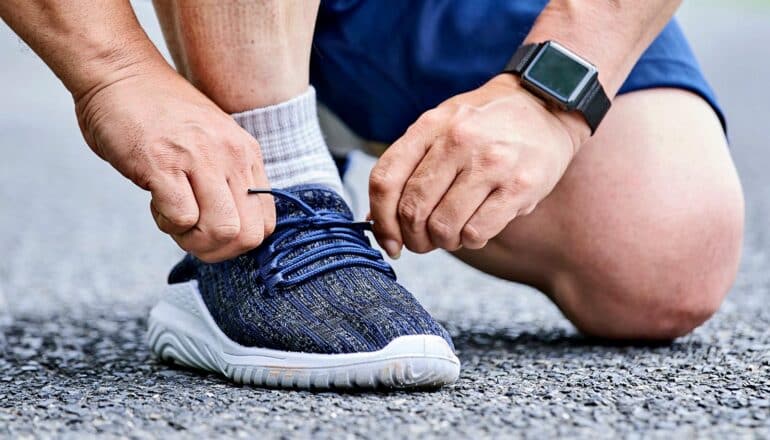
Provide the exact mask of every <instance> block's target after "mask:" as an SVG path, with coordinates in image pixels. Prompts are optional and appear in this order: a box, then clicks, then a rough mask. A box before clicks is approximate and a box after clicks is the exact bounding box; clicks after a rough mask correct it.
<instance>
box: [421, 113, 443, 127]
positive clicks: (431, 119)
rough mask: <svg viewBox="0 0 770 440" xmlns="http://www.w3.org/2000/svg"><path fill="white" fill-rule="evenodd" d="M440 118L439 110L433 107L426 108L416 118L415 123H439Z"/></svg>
mask: <svg viewBox="0 0 770 440" xmlns="http://www.w3.org/2000/svg"><path fill="white" fill-rule="evenodd" d="M442 119H443V118H442V116H441V114H440V112H438V111H437V110H435V109H434V110H428V111H427V112H425V113H423V114H422V115H421V116H420V117H419V118H418V119H417V123H418V125H422V126H432V125H436V124H438V123H440V122H441V120H442Z"/></svg>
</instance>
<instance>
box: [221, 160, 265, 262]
mask: <svg viewBox="0 0 770 440" xmlns="http://www.w3.org/2000/svg"><path fill="white" fill-rule="evenodd" d="M228 184H229V186H230V193H231V194H232V196H233V200H234V201H235V207H236V209H238V217H239V220H240V223H241V231H240V233H239V234H238V237H236V238H235V240H233V241H232V242H231V245H230V246H228V247H232V248H233V249H232V251H233V252H234V253H235V255H232V256H236V255H240V254H242V253H244V252H246V251H250V250H251V249H254V248H255V247H257V246H259V245H260V244H261V243H262V240H263V238H264V237H265V225H264V224H263V214H262V201H261V199H260V198H259V197H254V196H253V195H250V194H249V193H248V190H249V188H253V187H254V186H255V185H254V177H253V174H252V171H251V169H250V168H249V169H248V170H247V171H246V172H245V173H244V175H243V176H235V177H232V178H230V179H229V180H228Z"/></svg>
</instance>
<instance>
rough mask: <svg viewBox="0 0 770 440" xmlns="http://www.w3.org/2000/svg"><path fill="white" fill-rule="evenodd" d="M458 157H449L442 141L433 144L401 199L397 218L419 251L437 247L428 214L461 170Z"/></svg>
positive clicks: (408, 241)
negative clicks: (429, 225) (430, 228)
mask: <svg viewBox="0 0 770 440" xmlns="http://www.w3.org/2000/svg"><path fill="white" fill-rule="evenodd" d="M459 159H460V158H458V157H448V155H447V151H446V149H444V148H442V145H441V144H434V145H433V146H432V147H431V148H430V150H428V153H427V154H426V155H425V157H423V159H422V161H421V162H420V164H419V165H417V168H415V170H414V172H413V173H412V175H411V177H409V180H407V182H406V185H405V186H404V191H403V192H402V194H401V199H400V200H399V202H398V211H397V213H398V221H399V226H400V227H401V236H402V237H403V240H404V244H406V247H407V248H409V249H410V250H412V251H414V252H418V253H423V252H428V251H431V250H433V249H435V248H436V247H435V246H434V244H433V242H432V241H431V239H430V235H429V233H428V218H429V217H430V216H431V214H432V213H433V210H434V209H435V208H436V206H437V205H438V204H439V202H440V201H441V199H442V198H443V197H444V195H445V194H446V192H447V190H448V189H449V188H450V186H452V185H453V183H452V182H454V181H455V179H456V177H457V175H458V173H459V172H460V165H459V162H460V160H459Z"/></svg>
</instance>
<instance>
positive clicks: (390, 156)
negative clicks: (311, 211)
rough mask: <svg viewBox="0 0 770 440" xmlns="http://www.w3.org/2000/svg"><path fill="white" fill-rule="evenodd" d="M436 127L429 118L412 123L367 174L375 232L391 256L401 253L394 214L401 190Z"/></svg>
mask: <svg viewBox="0 0 770 440" xmlns="http://www.w3.org/2000/svg"><path fill="white" fill-rule="evenodd" d="M426 115H427V113H426ZM424 118H425V116H423V118H421V119H424ZM436 130H437V127H436V126H435V125H434V124H432V122H431V121H430V120H424V121H422V122H419V121H418V123H415V124H414V125H413V126H412V127H410V128H409V129H408V130H407V131H406V133H404V135H403V136H402V137H401V138H400V139H398V140H397V141H396V142H394V143H393V145H391V146H390V147H389V148H388V149H387V150H386V151H385V153H384V154H383V155H382V157H380V159H379V160H378V161H377V163H376V164H375V165H374V168H372V172H371V174H370V175H369V203H370V212H371V215H372V220H373V221H374V225H373V229H374V234H375V237H376V238H377V241H378V242H379V243H380V245H381V246H382V247H383V249H385V251H386V252H387V253H388V255H390V256H391V257H393V258H397V257H398V256H399V255H400V253H401V246H402V244H403V239H402V237H401V228H400V225H399V222H398V214H397V209H398V202H399V200H400V199H401V193H402V192H403V190H404V186H405V185H406V182H407V180H408V179H409V176H411V175H412V171H414V169H415V168H416V167H417V165H418V164H419V163H420V160H421V159H422V158H423V156H425V153H426V151H428V148H429V147H430V143H431V142H432V140H433V137H434V133H435V132H436Z"/></svg>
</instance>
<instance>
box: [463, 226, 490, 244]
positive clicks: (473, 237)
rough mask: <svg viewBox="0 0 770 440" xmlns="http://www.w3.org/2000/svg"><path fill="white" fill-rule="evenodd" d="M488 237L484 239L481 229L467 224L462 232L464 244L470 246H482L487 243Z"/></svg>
mask: <svg viewBox="0 0 770 440" xmlns="http://www.w3.org/2000/svg"><path fill="white" fill-rule="evenodd" d="M486 239H487V237H484V235H483V234H481V232H480V231H479V229H478V228H477V227H476V226H474V225H472V224H467V225H465V227H463V230H462V240H463V243H468V244H470V245H475V244H480V243H483V242H484V241H486Z"/></svg>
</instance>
